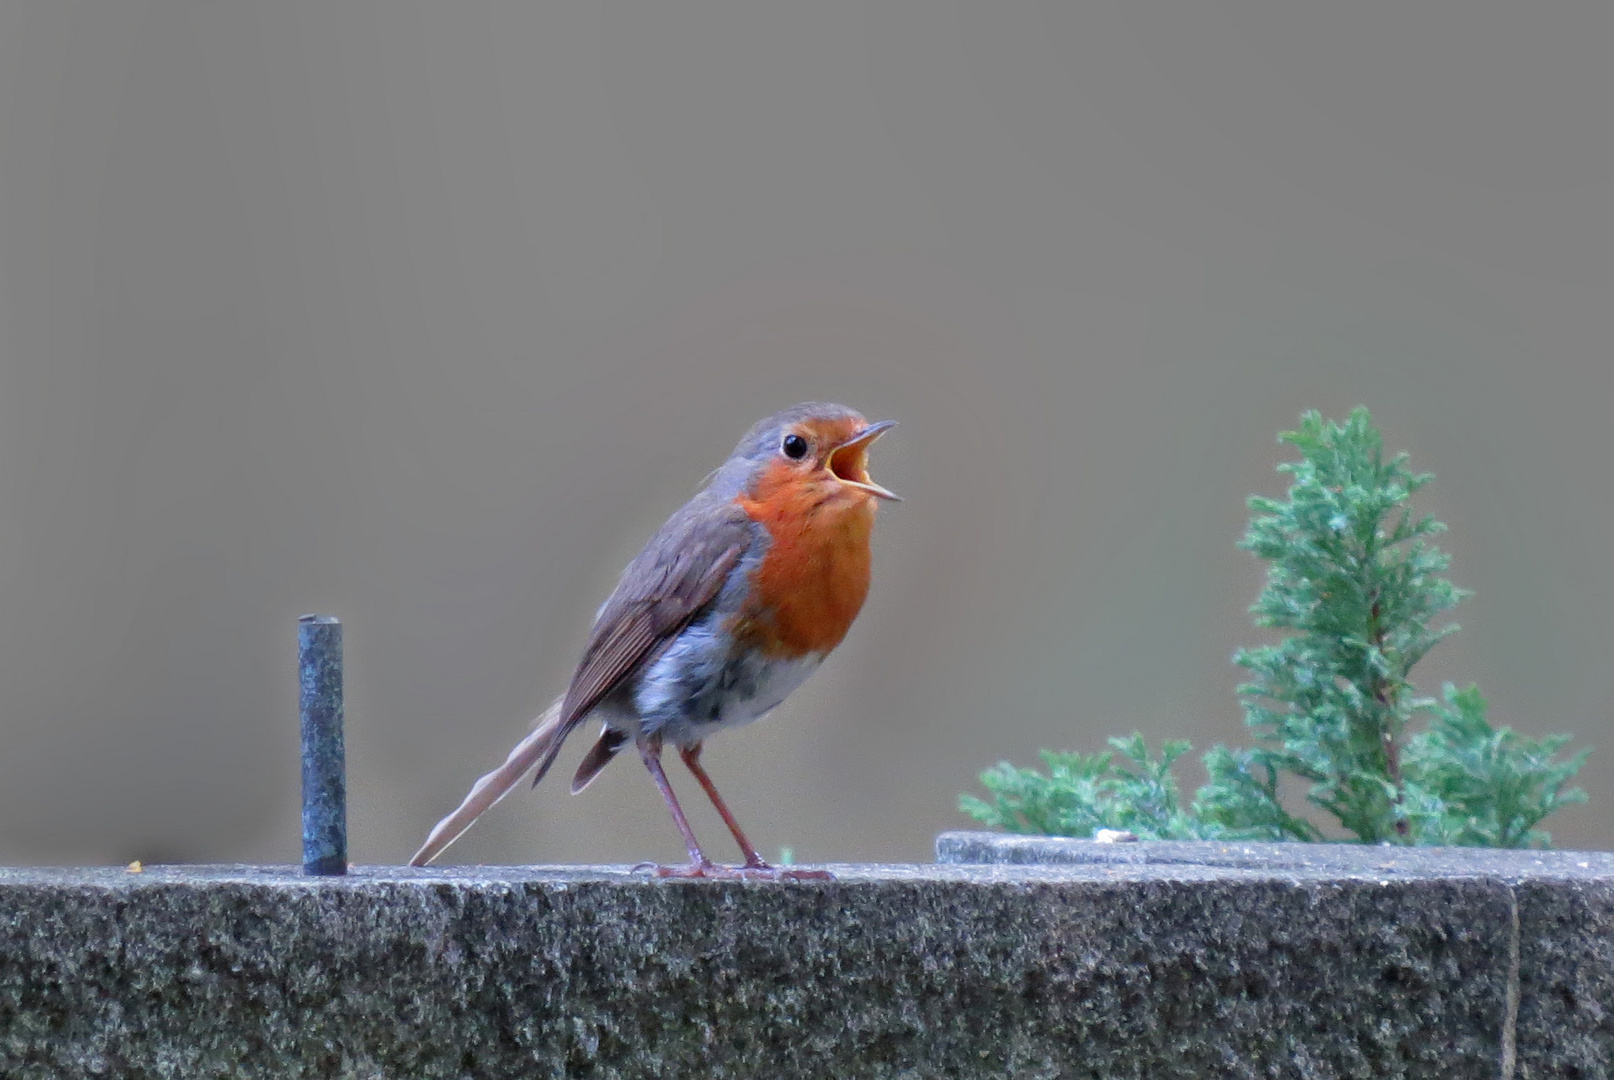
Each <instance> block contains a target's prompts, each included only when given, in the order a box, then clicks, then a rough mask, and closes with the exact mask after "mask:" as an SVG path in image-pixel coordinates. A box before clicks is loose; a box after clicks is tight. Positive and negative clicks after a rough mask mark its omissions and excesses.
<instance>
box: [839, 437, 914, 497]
mask: <svg viewBox="0 0 1614 1080" xmlns="http://www.w3.org/2000/svg"><path fill="white" fill-rule="evenodd" d="M896 426H897V422H896V421H895V420H881V421H880V422H879V423H876V424H870V425H869V426H868V427H866V428H864V429H863V430H862V431H860V432H858V433H857V434H856V435H854V436H853V437H852V438H850V439H847V440H846V441H845V442H843V443H841V445H839V446H837V447H836V448H835V449H833V450H831V451H830V452H829V455H828V456H827V457H826V458H825V460H824V464H825V465H827V466H829V469H830V471H831V472H833V473H835V475H836V477H837V478H839V479H840V481H841V483H843V484H845V485H846V486H847V487H855V488H861V489H863V490H864V491H867V492H868V493H869V494H870V495H874V496H876V497H878V498H881V499H889V500H891V501H892V502H901V501H902V496H900V495H898V494H896V493H895V492H893V491H888V490H887V489H885V488H883V487H881V486H880V485H879V484H876V483H875V482H874V481H873V480H871V479H869V472H868V469H867V468H863V467H861V466H862V463H861V462H859V466H860V467H859V468H858V470H857V471H858V472H859V473H860V474H861V477H849V476H843V475H841V473H839V472H837V471H836V470H835V459H836V458H837V457H839V456H840V455H841V454H848V453H851V454H860V455H861V453H863V452H866V451H867V450H868V448H869V447H870V446H871V445H873V443H874V440H876V439H878V438H879V437H880V436H881V435H884V434H885V433H886V432H888V431H890V430H891V429H892V428H894V427H896Z"/></svg>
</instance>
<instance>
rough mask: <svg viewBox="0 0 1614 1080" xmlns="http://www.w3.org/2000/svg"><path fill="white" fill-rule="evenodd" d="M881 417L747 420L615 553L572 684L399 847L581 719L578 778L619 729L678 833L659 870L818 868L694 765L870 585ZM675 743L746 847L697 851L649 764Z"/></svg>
mask: <svg viewBox="0 0 1614 1080" xmlns="http://www.w3.org/2000/svg"><path fill="white" fill-rule="evenodd" d="M894 424H895V422H894V421H890V420H885V421H881V422H879V423H874V424H871V423H869V422H868V421H866V420H865V419H864V418H863V417H862V416H861V415H860V414H858V413H857V412H854V411H853V410H851V409H848V408H846V407H845V406H844V405H829V404H823V403H817V402H814V403H809V404H804V405H796V406H794V407H792V408H789V409H786V410H784V411H783V412H780V413H777V414H775V415H773V416H770V417H768V418H767V419H766V420H763V421H762V422H761V423H759V424H757V425H756V426H755V427H753V428H752V429H751V430H750V431H749V432H747V433H746V436H745V438H743V439H741V440H740V444H739V445H738V446H736V447H735V448H734V453H733V454H731V455H730V456H729V459H728V460H727V461H726V462H724V463H723V465H722V467H720V468H719V469H718V470H717V471H716V472H714V473H712V474H711V476H709V477H708V478H707V481H706V483H705V485H704V486H703V487H702V488H701V489H700V491H698V492H697V493H696V494H695V497H694V498H692V499H690V500H689V502H687V503H685V504H684V506H683V507H682V508H680V509H679V510H678V511H677V512H676V513H675V514H673V516H672V517H670V518H668V519H667V523H666V524H665V525H663V526H662V527H661V530H660V531H659V532H657V533H656V535H655V536H654V537H652V538H651V540H650V542H649V543H648V544H646V545H645V548H644V550H643V551H641V552H640V553H639V555H638V556H637V557H636V558H635V559H634V560H633V561H632V562H630V563H629V564H628V567H627V569H626V570H624V571H623V572H622V577H621V579H620V580H619V581H618V582H617V586H616V590H615V591H614V592H612V594H611V597H610V599H608V600H606V602H605V604H604V606H602V607H601V608H600V610H599V614H598V615H597V616H596V617H595V620H594V628H593V630H592V631H591V632H590V633H589V636H588V642H587V644H586V645H585V646H584V648H583V658H582V660H581V661H580V662H579V663H578V665H577V671H576V673H575V674H573V676H572V681H571V685H570V686H568V687H567V690H566V693H565V695H564V696H562V697H561V698H559V699H558V700H557V701H556V702H555V703H554V704H553V705H551V706H550V707H549V709H548V710H547V711H546V712H545V713H544V714H543V715H542V716H541V717H539V719H538V721H537V724H536V726H535V728H534V729H533V731H532V733H531V734H530V735H528V736H527V737H526V738H525V739H523V740H522V741H521V742H520V743H519V744H517V746H516V747H515V749H514V750H512V751H510V755H509V757H508V758H506V759H505V762H504V764H503V765H502V766H500V767H499V768H498V769H496V770H494V771H493V772H491V773H488V774H487V775H486V776H484V777H482V778H481V779H480V780H478V781H477V782H476V784H475V786H473V787H472V788H471V792H470V794H468V795H467V796H466V797H465V801H464V802H462V803H461V804H460V806H459V808H458V809H456V810H455V811H454V812H453V813H452V814H450V815H449V816H448V817H446V818H444V819H443V820H442V821H440V822H438V823H437V826H436V827H435V828H434V829H433V830H432V832H431V835H430V836H428V837H427V838H426V842H425V843H424V844H423V845H422V846H421V848H420V850H419V851H417V852H416V853H415V855H414V857H413V858H412V859H410V860H409V864H410V865H411V866H425V865H426V864H427V863H429V862H431V861H432V860H433V859H435V858H436V857H437V856H438V855H439V854H441V853H442V851H443V849H444V848H446V847H448V845H449V844H452V843H453V842H454V841H455V840H456V839H458V838H459V837H460V836H461V835H462V834H463V833H464V832H465V830H466V829H468V828H470V826H471V823H472V822H474V821H475V820H476V819H477V818H478V817H479V816H480V815H481V814H482V812H483V811H485V810H486V809H487V808H488V807H490V806H492V805H493V804H494V803H496V802H498V801H499V800H500V799H502V798H503V797H504V796H505V795H506V794H507V793H508V792H509V791H510V790H511V789H512V788H513V787H514V786H515V785H516V784H517V783H518V782H520V780H521V778H522V777H523V776H525V775H526V774H527V772H528V771H529V770H532V769H533V768H534V766H536V773H535V775H534V777H533V781H532V782H533V785H534V786H536V785H537V783H538V781H540V780H542V779H543V778H544V774H545V773H547V772H548V771H549V768H550V766H551V765H553V764H554V762H555V756H556V755H557V754H558V753H560V748H561V744H562V743H563V742H565V740H566V737H567V736H568V735H570V734H571V733H572V731H573V729H575V728H576V727H577V726H578V725H579V724H582V723H584V722H586V721H589V720H597V721H599V722H600V723H601V725H602V728H601V732H600V736H599V738H598V739H597V740H596V741H595V743H594V746H593V748H592V749H590V750H589V751H588V753H587V755H585V756H584V758H583V762H582V764H581V765H580V766H579V767H578V769H577V774H576V775H575V776H574V777H573V778H572V793H573V794H576V793H578V792H580V791H582V790H583V789H584V788H585V787H587V786H588V785H589V783H590V782H592V781H593V779H594V778H595V777H596V776H598V775H599V772H600V770H601V769H603V768H605V766H606V765H607V764H608V763H609V762H610V761H611V759H612V758H614V757H615V756H616V755H617V753H618V752H619V751H621V750H622V749H623V747H625V746H627V745H628V744H629V743H632V744H633V746H634V749H636V750H637V751H638V753H639V758H640V760H642V761H643V762H644V765H645V768H646V769H648V770H649V772H650V776H651V778H652V779H653V780H654V781H655V783H656V787H657V788H658V789H659V790H660V791H661V797H662V799H664V800H665V801H666V803H667V809H668V811H670V812H671V814H672V818H673V822H674V823H675V824H676V825H677V826H678V831H679V833H681V834H682V835H683V838H684V844H685V846H686V847H687V848H688V849H689V865H688V866H683V867H657V868H656V871H657V873H659V874H661V875H662V876H676V877H736V876H738V877H771V878H791V879H802V878H824V877H827V876H828V875H827V874H826V872H824V871H821V870H818V871H809V870H799V869H788V868H787V869H781V868H776V867H773V866H770V865H768V863H766V862H764V861H763V859H762V856H761V855H759V854H757V849H756V848H755V847H753V846H752V844H751V841H749V840H747V839H746V837H745V833H744V832H742V831H741V830H740V826H739V823H738V822H736V821H735V820H734V815H733V814H731V813H730V812H729V809H728V807H727V806H726V805H724V803H723V798H722V796H720V795H719V794H718V793H717V788H716V787H715V786H714V785H713V784H712V779H711V777H710V776H708V775H707V773H706V769H705V768H704V767H703V766H702V765H701V761H700V754H701V746H702V744H703V743H704V742H705V740H706V739H707V738H708V737H709V736H711V735H713V734H715V733H716V732H718V731H721V730H722V729H724V728H729V727H738V726H739V725H741V724H748V723H750V722H751V721H753V720H756V719H758V718H759V717H761V716H763V715H765V714H766V713H767V712H768V711H769V710H771V709H772V708H773V707H774V706H776V705H778V704H779V703H780V702H781V701H783V700H784V699H785V697H786V696H787V695H789V693H790V692H791V691H792V690H794V689H795V688H796V687H798V686H800V685H801V683H802V681H803V680H804V679H806V678H807V676H808V675H811V674H812V673H813V671H814V670H815V669H817V667H818V665H819V664H820V663H822V662H823V660H824V657H825V656H827V655H828V654H829V652H830V650H832V649H833V648H835V646H836V645H839V644H840V643H841V639H842V638H844V637H845V636H846V632H847V630H848V629H850V628H851V625H852V620H854V619H855V618H857V613H858V611H859V610H860V609H861V608H862V607H863V600H864V598H865V597H866V596H867V595H868V591H869V534H870V531H871V530H872V528H873V526H874V516H875V507H876V504H877V502H878V501H879V500H881V499H888V500H895V499H897V496H896V495H893V494H892V493H891V492H889V491H887V490H886V489H885V488H883V487H881V486H880V485H879V484H877V483H875V482H874V481H873V480H872V479H870V477H869V470H868V452H869V447H870V446H871V445H872V444H873V443H874V441H875V440H876V439H878V438H879V437H880V436H881V434H883V433H884V432H885V431H887V430H888V429H890V428H891V427H893V426H894ZM664 745H671V746H674V747H676V748H677V749H678V754H679V756H680V757H681V758H683V760H684V764H685V765H686V766H688V768H689V771H690V772H691V773H692V774H693V775H694V777H695V779H696V781H697V782H699V784H700V786H701V787H702V788H703V789H704V790H705V792H706V795H707V797H708V798H709V799H711V800H712V805H713V806H715V807H716V808H717V812H718V814H719V815H720V816H721V817H722V818H723V822H724V824H726V825H727V826H728V828H729V832H731V833H733V834H734V839H735V842H736V843H738V844H739V845H740V850H741V852H742V853H743V854H744V855H745V864H744V865H743V866H719V865H716V864H714V863H713V862H712V861H711V860H710V859H708V858H707V857H706V855H705V854H704V853H703V852H702V851H701V847H700V844H699V843H698V842H696V840H695V834H694V832H693V831H691V829H690V827H689V822H688V820H686V819H685V817H684V812H683V809H682V808H681V807H679V805H678V799H677V797H675V796H674V795H673V790H672V787H671V785H670V784H668V782H667V774H666V773H665V772H664V771H663V769H662V767H661V751H662V747H663V746H664Z"/></svg>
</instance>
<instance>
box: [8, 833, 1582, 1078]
mask: <svg viewBox="0 0 1614 1080" xmlns="http://www.w3.org/2000/svg"><path fill="white" fill-rule="evenodd" d="M993 843H996V841H993V842H985V841H981V840H967V839H966V838H958V837H956V836H954V837H944V838H943V840H942V842H941V844H940V845H939V847H940V851H941V854H942V857H943V858H945V859H965V858H975V859H981V860H990V861H983V862H981V863H979V864H977V865H966V864H963V863H957V862H955V863H947V864H942V865H931V866H854V867H838V868H836V870H837V873H838V874H839V875H840V879H839V880H838V881H835V882H831V883H790V884H759V883H732V882H679V881H673V882H668V881H658V880H653V879H650V878H648V877H646V876H644V875H634V874H632V873H630V872H628V871H626V870H623V869H620V868H609V867H601V868H594V867H572V868H551V867H499V868H478V869H475V870H469V869H454V868H449V869H441V870H404V869H397V868H361V869H360V870H358V871H357V872H356V873H354V874H352V875H350V876H349V877H346V878H336V879H306V878H303V877H300V876H298V875H297V874H296V873H295V872H293V871H291V870H289V869H285V868H259V867H189V868H151V869H147V870H146V871H145V872H143V873H140V874H132V873H128V872H125V871H124V870H122V869H89V870H67V871H51V870H0V1076H4V1077H6V1078H11V1077H21V1078H32V1077H40V1078H44V1077H52V1078H54V1077H76V1076H118V1077H225V1076H230V1077H235V1076H252V1077H256V1076H263V1077H270V1076H273V1077H326V1076H351V1077H423V1078H425V1077H456V1078H457V1077H467V1076H475V1077H481V1076H522V1077H628V1076H691V1077H695V1076H701V1077H865V1076H867V1077H929V1076H938V1077H939V1076H1006V1075H1012V1076H1016V1077H1178V1076H1181V1077H1187V1076H1230V1077H1284V1076H1294V1077H1329V1076H1353V1077H1357V1076H1359V1077H1394V1076H1437V1075H1438V1076H1441V1077H1444V1078H1453V1077H1469V1076H1474V1077H1510V1076H1513V1077H1541V1076H1581V1077H1596V1076H1605V1075H1609V1073H1610V1070H1611V1064H1614V992H1611V988H1614V955H1611V954H1614V944H1611V937H1610V932H1609V930H1610V927H1611V926H1614V921H1611V911H1614V861H1611V857H1610V856H1608V855H1600V854H1599V855H1586V854H1582V855H1579V856H1577V855H1575V854H1574V853H1551V854H1548V855H1544V856H1532V855H1530V854H1528V853H1526V854H1523V855H1519V854H1514V853H1503V854H1499V855H1487V854H1478V855H1473V854H1467V853H1456V854H1452V853H1439V854H1436V855H1432V856H1429V858H1431V859H1433V860H1434V861H1433V862H1430V863H1427V864H1424V865H1422V866H1420V865H1419V863H1418V860H1419V859H1421V858H1423V857H1424V853H1409V852H1406V851H1397V852H1394V853H1391V854H1386V853H1385V849H1362V848H1356V849H1350V850H1349V851H1344V852H1342V851H1340V850H1338V849H1312V851H1311V852H1310V853H1305V857H1304V858H1300V857H1295V855H1298V854H1301V853H1284V852H1276V853H1269V854H1275V855H1277V856H1281V859H1280V862H1278V863H1273V864H1271V865H1264V864H1260V863H1259V861H1258V860H1257V858H1256V855H1257V854H1259V853H1253V852H1247V853H1246V854H1244V855H1236V854H1231V853H1230V851H1231V849H1228V848H1225V847H1222V846H1219V845H1201V846H1198V847H1199V850H1200V852H1201V853H1200V854H1199V855H1197V856H1196V855H1195V854H1194V851H1192V850H1190V849H1189V847H1190V846H1185V845H1158V846H1157V845H1147V844H1138V845H1103V846H1104V847H1106V848H1108V849H1109V850H1107V851H1103V852H1096V853H1095V852H1093V851H1092V850H1091V849H1092V848H1093V847H1096V846H1097V845H1088V846H1087V848H1086V849H1085V850H1086V851H1087V854H1086V855H1084V856H1081V857H1077V856H1074V855H1070V854H1069V850H1070V849H1067V853H1066V855H1065V856H1063V857H1065V858H1067V859H1069V860H1070V861H1067V862H1066V863H1065V864H1063V865H1053V864H1050V865H1024V864H1023V863H1022V864H1020V865H1010V863H1011V862H1012V861H1013V860H1012V859H1009V858H1008V857H1007V855H1006V854H1005V853H1006V851H1007V850H1008V849H1007V848H997V849H994V848H993V846H992V845H993ZM1006 843H1008V844H1009V845H1011V846H1012V845H1013V843H1015V841H1013V840H1006ZM971 845H973V846H971ZM1279 847H1285V848H1287V847H1290V845H1280V846H1279ZM1213 849H1214V850H1213ZM1150 852H1153V853H1154V855H1155V856H1158V857H1155V858H1151V857H1148V856H1149V853H1150ZM1045 854H1047V853H1046V852H1045ZM1019 855H1020V856H1021V857H1022V858H1023V857H1025V855H1026V853H1025V852H1024V851H1021V852H1019ZM1238 859H1244V860H1245V863H1244V864H1240V863H1238V861H1237V860H1238ZM1375 859H1376V860H1377V862H1373V861H1372V860H1375ZM1533 859H1534V860H1537V861H1532V860H1533ZM1217 860H1221V864H1220V865H1217V864H1216V862H1217ZM1353 860H1355V861H1353ZM1488 860H1491V861H1489V862H1488Z"/></svg>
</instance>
